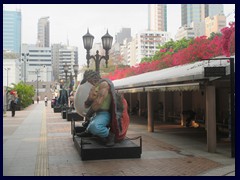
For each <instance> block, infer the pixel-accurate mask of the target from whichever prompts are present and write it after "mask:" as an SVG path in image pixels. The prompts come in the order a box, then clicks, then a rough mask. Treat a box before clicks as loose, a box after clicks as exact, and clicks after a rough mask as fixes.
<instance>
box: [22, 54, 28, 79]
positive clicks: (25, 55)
mask: <svg viewBox="0 0 240 180" xmlns="http://www.w3.org/2000/svg"><path fill="white" fill-rule="evenodd" d="M28 56H29V53H22V61H23V63H24V83H26V73H27V72H26V61H28Z"/></svg>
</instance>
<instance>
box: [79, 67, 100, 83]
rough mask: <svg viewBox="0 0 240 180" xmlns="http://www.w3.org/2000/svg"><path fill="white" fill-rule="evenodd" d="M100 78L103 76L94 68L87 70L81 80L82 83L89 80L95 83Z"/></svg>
mask: <svg viewBox="0 0 240 180" xmlns="http://www.w3.org/2000/svg"><path fill="white" fill-rule="evenodd" d="M100 79H101V76H100V74H99V72H96V71H93V70H86V71H85V72H84V74H83V80H82V81H81V84H84V83H85V82H87V81H88V82H89V83H91V84H93V85H95V84H96V83H97V82H98V81H99V80H100Z"/></svg>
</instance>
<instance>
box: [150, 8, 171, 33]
mask: <svg viewBox="0 0 240 180" xmlns="http://www.w3.org/2000/svg"><path fill="white" fill-rule="evenodd" d="M148 30H150V31H167V5H166V4H149V5H148Z"/></svg>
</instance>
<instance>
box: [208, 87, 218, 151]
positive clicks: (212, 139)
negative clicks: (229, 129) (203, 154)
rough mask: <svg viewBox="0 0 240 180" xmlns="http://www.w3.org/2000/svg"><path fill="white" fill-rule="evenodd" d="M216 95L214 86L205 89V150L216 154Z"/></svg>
mask: <svg viewBox="0 0 240 180" xmlns="http://www.w3.org/2000/svg"><path fill="white" fill-rule="evenodd" d="M215 96H216V93H215V87H214V86H207V87H206V126H207V127H206V128H207V150H208V152H212V153H214V152H216V141H217V137H216V97H215Z"/></svg>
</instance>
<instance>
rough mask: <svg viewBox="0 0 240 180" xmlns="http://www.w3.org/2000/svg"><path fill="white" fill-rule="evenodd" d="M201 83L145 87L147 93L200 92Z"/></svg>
mask: <svg viewBox="0 0 240 180" xmlns="http://www.w3.org/2000/svg"><path fill="white" fill-rule="evenodd" d="M199 88H200V86H199V83H188V84H174V85H166V86H150V87H145V91H198V90H199Z"/></svg>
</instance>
